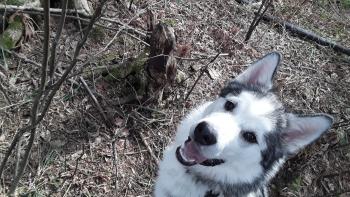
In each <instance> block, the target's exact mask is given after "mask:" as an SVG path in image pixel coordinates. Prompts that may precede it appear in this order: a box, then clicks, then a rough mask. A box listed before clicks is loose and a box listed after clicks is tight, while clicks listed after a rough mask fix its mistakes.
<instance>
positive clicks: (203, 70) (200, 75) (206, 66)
mask: <svg viewBox="0 0 350 197" xmlns="http://www.w3.org/2000/svg"><path fill="white" fill-rule="evenodd" d="M219 56H220V53H218V54H217V55H216V56H215V57H214V58H213V59H212V60H211V61H210V62H209V63H208V64H207V65H205V66H204V67H203V68H202V69H201V73H200V74H199V76H198V77H197V79H196V81H195V82H194V84H193V86H192V87H191V89H190V91H189V92H188V93H187V95H186V97H185V102H186V101H187V99H188V97H189V96H190V94H191V93H192V91H193V89H194V87H195V86H196V85H197V83H198V81H199V79H200V78H201V77H202V76H203V74H204V73H205V72H206V71H207V69H208V67H209V65H210V64H211V63H213V62H214V61H215V60H216V59H217V58H218V57H219Z"/></svg>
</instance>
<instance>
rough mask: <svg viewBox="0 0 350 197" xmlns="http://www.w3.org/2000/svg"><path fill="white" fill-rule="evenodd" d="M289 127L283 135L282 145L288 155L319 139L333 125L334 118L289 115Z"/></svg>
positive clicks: (318, 115) (315, 115)
mask: <svg viewBox="0 0 350 197" xmlns="http://www.w3.org/2000/svg"><path fill="white" fill-rule="evenodd" d="M287 119H288V125H287V128H285V129H283V131H282V133H281V139H282V145H283V148H284V150H285V152H286V153H287V154H288V155H293V154H296V153H297V152H298V151H299V150H300V149H302V148H303V147H305V146H307V145H308V144H310V143H312V142H313V141H315V140H316V139H317V138H319V137H320V136H321V135H322V134H323V133H324V132H325V131H327V130H328V129H329V128H330V127H331V126H332V124H333V117H331V116H329V115H327V114H314V115H308V116H307V115H294V114H287Z"/></svg>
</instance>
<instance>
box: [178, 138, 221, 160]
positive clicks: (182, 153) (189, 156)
mask: <svg viewBox="0 0 350 197" xmlns="http://www.w3.org/2000/svg"><path fill="white" fill-rule="evenodd" d="M176 158H177V160H178V161H179V162H180V163H181V164H182V165H184V166H193V165H196V164H200V165H203V166H216V165H220V164H222V163H224V160H222V159H208V158H206V157H204V156H203V155H202V154H201V153H200V152H199V150H198V147H197V146H196V144H195V143H194V142H193V140H192V139H191V138H190V137H188V139H187V140H186V141H185V143H184V145H183V146H179V147H177V149H176Z"/></svg>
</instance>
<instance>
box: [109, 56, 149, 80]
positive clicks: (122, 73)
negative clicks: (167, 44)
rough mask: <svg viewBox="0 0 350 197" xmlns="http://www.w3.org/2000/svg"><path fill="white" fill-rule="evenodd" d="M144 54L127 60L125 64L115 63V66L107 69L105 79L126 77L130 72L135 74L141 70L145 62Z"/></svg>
mask: <svg viewBox="0 0 350 197" xmlns="http://www.w3.org/2000/svg"><path fill="white" fill-rule="evenodd" d="M146 60H147V58H146V54H145V53H142V54H140V55H139V56H138V57H136V58H135V59H131V60H128V62H126V63H125V64H122V65H120V64H117V65H116V66H115V67H113V68H112V69H110V70H109V75H107V76H106V77H105V78H106V79H107V80H114V79H116V78H117V79H121V78H126V77H127V76H128V75H130V74H135V73H136V74H137V73H140V72H142V70H143V68H144V64H145V62H146Z"/></svg>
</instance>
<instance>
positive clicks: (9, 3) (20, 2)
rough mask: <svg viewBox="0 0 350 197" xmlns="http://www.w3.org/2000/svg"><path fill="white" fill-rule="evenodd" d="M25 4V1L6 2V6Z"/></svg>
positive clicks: (10, 0) (9, 0)
mask: <svg viewBox="0 0 350 197" xmlns="http://www.w3.org/2000/svg"><path fill="white" fill-rule="evenodd" d="M24 3H26V0H7V1H6V4H7V5H24Z"/></svg>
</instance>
